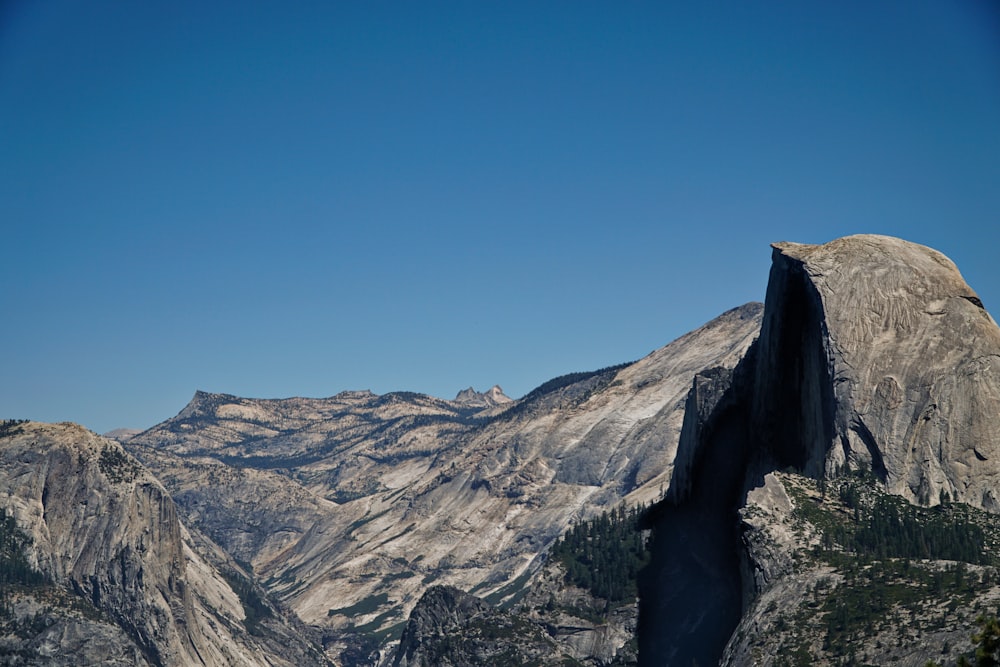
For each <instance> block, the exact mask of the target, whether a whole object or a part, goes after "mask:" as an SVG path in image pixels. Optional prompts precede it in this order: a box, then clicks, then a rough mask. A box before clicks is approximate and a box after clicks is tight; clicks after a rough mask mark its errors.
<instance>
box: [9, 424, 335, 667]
mask: <svg viewBox="0 0 1000 667" xmlns="http://www.w3.org/2000/svg"><path fill="white" fill-rule="evenodd" d="M0 498H3V501H2V504H3V511H4V512H5V513H6V514H7V516H9V517H11V519H12V521H13V523H14V524H16V526H17V529H18V530H19V531H23V533H24V535H25V558H26V559H27V562H28V563H29V564H30V565H31V566H32V567H33V568H35V569H37V570H38V571H39V572H41V573H43V574H44V575H45V577H46V579H47V581H49V582H51V585H52V586H55V589H54V590H50V591H49V592H48V593H45V591H44V590H42V593H44V594H41V597H39V595H40V594H39V593H38V592H37V591H35V592H32V590H31V589H29V590H28V591H23V590H22V591H20V592H19V593H18V595H17V596H16V599H17V602H16V604H18V605H21V606H22V607H24V609H23V610H22V611H23V613H22V612H16V614H15V615H17V614H21V615H22V616H23V615H24V614H27V613H30V609H31V608H32V607H33V606H38V605H39V604H42V602H41V601H42V600H45V599H47V598H48V599H49V604H48V605H47V608H48V610H49V611H46V612H45V613H51V614H53V620H54V622H58V623H60V624H61V627H62V630H61V632H62V635H61V636H59V635H58V634H57V635H53V634H52V633H50V632H48V631H46V632H43V633H42V634H40V635H37V636H36V637H35V638H32V637H23V639H25V640H26V641H27V645H25V648H24V650H27V651H28V652H29V654H30V653H31V652H32V651H31V649H30V646H31V643H32V642H33V641H36V640H37V641H41V642H42V646H39V647H36V650H38V651H40V653H38V654H37V655H38V656H39V657H42V656H45V655H48V653H51V652H54V655H59V656H64V657H66V658H67V659H68V661H69V662H70V663H73V664H98V663H103V662H105V661H108V660H110V661H112V662H113V661H114V660H116V659H120V660H125V661H126V662H128V661H129V660H135V661H136V663H148V664H152V665H292V664H322V663H323V660H322V658H321V656H319V655H318V654H316V653H315V652H314V651H313V649H311V648H310V647H308V646H307V645H305V644H304V643H303V642H302V640H301V639H295V638H294V637H288V636H285V637H284V638H283V639H284V640H285V641H287V647H286V648H285V649H284V654H282V653H281V652H278V651H277V650H274V647H269V646H268V645H267V640H266V638H258V637H255V636H253V635H251V634H250V632H248V630H247V628H246V627H245V626H244V623H245V621H246V620H247V616H246V612H245V609H244V605H243V602H242V601H241V598H240V596H239V595H238V594H237V593H236V592H234V590H233V587H232V586H231V585H230V584H229V583H227V581H226V580H225V579H224V578H223V577H221V576H220V575H219V573H218V572H217V571H216V570H215V569H214V568H213V567H212V566H211V565H209V564H208V563H207V562H206V561H205V560H204V559H203V558H202V557H201V556H200V555H199V554H198V553H197V552H196V550H195V549H194V547H193V545H192V542H191V538H190V536H189V535H188V533H187V531H186V529H185V528H184V527H183V526H182V525H181V523H180V522H179V520H178V518H177V513H176V510H175V505H174V503H173V501H172V500H171V499H170V496H169V495H168V493H167V492H166V490H165V489H164V488H163V486H162V485H161V484H160V483H159V482H158V481H157V480H156V479H155V478H154V477H153V476H152V475H150V474H149V472H148V471H146V470H145V469H144V468H143V467H142V466H141V465H140V464H139V462H138V461H136V460H135V459H133V458H132V457H131V456H129V455H128V454H127V453H125V451H124V450H123V449H122V448H121V446H120V445H119V444H118V443H116V442H114V441H112V440H109V439H106V438H101V437H99V436H97V435H95V434H93V433H91V432H89V431H87V430H86V429H83V428H82V427H79V426H76V425H74V424H38V423H33V422H28V423H21V424H10V423H8V424H7V426H6V428H5V429H4V430H3V434H2V436H0ZM38 590H41V589H38ZM53 597H54V598H55V599H56V600H57V601H62V602H60V603H59V604H57V605H55V606H56V608H57V610H56V611H55V612H53V611H52V610H51V608H52V606H53V605H52V604H51V599H52V598H53ZM32 600H35V601H34V602H32ZM67 601H68V602H67ZM67 605H68V606H67ZM45 608H46V605H43V609H45ZM73 608H79V609H82V610H83V611H82V612H79V613H77V612H73V611H72V609H73ZM59 609H63V611H59ZM81 628H82V629H81ZM47 632H48V635H47V636H48V638H47V639H46V638H44V637H43V635H46V633H47ZM91 632H93V633H95V635H96V636H101V635H104V636H106V637H110V640H109V642H110V644H111V645H112V646H113V647H117V648H116V649H115V654H116V655H117V656H118V657H115V656H114V655H99V654H97V653H94V651H93V650H91V649H88V651H87V652H84V653H82V654H75V655H74V654H73V653H72V652H70V650H71V649H72V646H74V645H75V644H74V642H79V641H80V639H81V636H84V637H85V636H86V635H87V634H89V633H91ZM129 645H131V646H129ZM43 646H44V647H45V648H43ZM67 647H69V650H67ZM8 648H11V650H15V651H16V650H19V649H14V648H12V647H8ZM61 659H62V658H58V659H53V660H52V663H53V664H55V663H58V662H59V660H61Z"/></svg>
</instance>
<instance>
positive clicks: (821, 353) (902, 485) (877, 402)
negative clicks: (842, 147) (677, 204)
mask: <svg viewBox="0 0 1000 667" xmlns="http://www.w3.org/2000/svg"><path fill="white" fill-rule="evenodd" d="M773 248H774V252H773V263H772V268H771V273H770V279H769V282H768V289H767V298H766V302H765V309H764V318H763V323H762V326H761V331H760V337H759V339H758V340H757V341H756V342H755V343H754V345H752V346H751V347H750V348H749V349H748V351H747V353H746V355H745V357H744V358H743V359H742V361H741V362H740V363H739V364H738V365H737V366H736V367H735V368H731V369H726V368H722V369H709V370H707V371H704V372H701V373H699V374H698V375H697V376H696V378H695V380H694V383H693V385H692V388H691V390H690V392H689V395H688V401H687V408H686V414H685V421H684V428H683V431H682V433H681V435H680V442H679V448H678V451H677V460H676V465H675V467H674V469H673V476H672V480H671V484H670V488H669V492H668V498H667V500H666V502H664V503H662V504H661V505H660V506H658V507H657V509H656V511H654V512H653V513H652V514H651V516H650V522H651V524H652V525H654V526H655V527H656V530H655V536H654V563H653V566H651V567H650V568H649V569H648V571H647V579H646V580H645V581H644V584H643V587H644V595H643V605H642V610H643V613H642V614H641V615H640V658H641V660H642V662H643V663H644V664H648V665H661V664H673V663H676V664H689V663H690V662H691V660H697V661H698V662H699V663H700V664H714V663H717V662H718V660H719V659H720V657H721V655H722V649H723V646H724V644H725V643H726V637H728V636H729V635H730V634H731V633H732V631H733V630H734V629H735V628H736V627H737V624H738V622H739V621H740V610H746V609H747V608H749V607H750V606H751V605H752V604H754V603H755V600H759V599H760V595H761V594H762V593H763V592H765V591H767V590H769V589H770V588H771V587H773V586H785V585H786V584H787V583H788V582H787V581H786V578H785V576H784V574H783V573H784V572H786V571H787V567H786V566H787V563H783V561H782V560H781V558H780V557H779V555H778V554H779V553H780V550H778V551H775V553H774V554H772V557H766V558H760V557H759V556H760V554H761V553H765V552H766V551H767V550H766V549H765V548H764V545H763V544H761V543H758V544H756V545H752V544H749V543H747V542H746V540H748V539H752V538H753V536H754V535H757V536H760V535H765V534H767V533H766V531H764V532H761V530H762V529H761V530H756V532H755V530H754V529H753V527H752V524H749V523H742V519H741V512H743V511H744V510H745V509H746V507H747V502H748V501H747V494H748V493H749V492H750V490H751V489H755V488H758V489H764V490H766V491H767V492H768V493H770V492H771V491H774V488H773V482H771V483H766V480H767V479H768V478H767V475H768V474H769V473H771V472H772V471H775V470H784V469H791V470H796V471H799V472H801V473H804V474H806V475H808V476H810V477H812V478H814V479H829V478H833V477H834V476H836V475H837V474H838V473H840V472H842V471H844V470H854V471H858V470H862V471H867V472H868V473H869V474H871V475H872V476H873V478H874V479H876V480H878V481H879V483H880V484H881V485H883V487H884V488H885V489H886V490H888V491H889V492H891V493H893V494H897V495H900V496H903V497H904V498H906V499H908V500H909V501H911V502H914V503H920V504H924V505H936V504H938V503H939V502H941V501H942V500H943V499H947V498H951V499H956V500H960V501H963V502H965V503H968V504H970V505H972V506H976V507H981V508H985V509H987V510H991V511H997V510H998V509H1000V506H998V504H997V496H996V494H997V482H998V481H1000V478H998V473H1000V329H998V328H997V325H996V323H995V322H994V321H993V319H992V318H991V317H990V316H989V314H988V313H987V312H986V311H985V309H984V308H983V305H982V303H981V302H980V301H979V299H978V297H977V296H976V295H975V292H973V291H972V289H971V288H969V286H968V285H966V283H965V281H964V280H963V279H962V277H961V274H960V273H959V271H958V269H957V268H956V267H955V265H954V264H953V263H952V262H951V261H950V260H948V259H947V258H946V257H945V256H944V255H942V254H941V253H939V252H937V251H935V250H932V249H930V248H926V247H924V246H920V245H917V244H913V243H908V242H906V241H902V240H899V239H895V238H890V237H884V236H875V235H859V236H851V237H847V238H843V239H838V240H836V241H832V242H830V243H827V244H824V245H818V246H813V245H802V244H794V243H776V244H774V246H773ZM769 484H770V486H769ZM755 493H756V494H757V495H756V496H754V497H753V498H752V500H753V501H754V502H759V501H760V500H761V497H762V496H761V494H762V493H764V491H757V492H755ZM775 494H777V491H775ZM764 495H765V497H770V498H771V500H773V501H774V502H776V503H778V504H779V505H780V498H779V496H780V494H778V495H773V497H772V496H768V494H767V493H765V494H764ZM775 507H777V506H775ZM743 518H746V515H745V514H744V515H743ZM758 528H761V527H759V526H758ZM747 530H749V533H747V532H746V531H747ZM751 547H752V548H751ZM748 549H749V551H748ZM750 551H753V552H754V553H756V554H757V556H758V557H757V558H756V559H755V557H754V556H752V555H751V554H750Z"/></svg>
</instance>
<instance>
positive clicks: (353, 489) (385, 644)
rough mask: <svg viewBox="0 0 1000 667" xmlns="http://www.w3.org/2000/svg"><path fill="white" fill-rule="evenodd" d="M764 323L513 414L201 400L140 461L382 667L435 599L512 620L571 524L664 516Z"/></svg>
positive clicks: (422, 399) (339, 401)
mask: <svg viewBox="0 0 1000 667" xmlns="http://www.w3.org/2000/svg"><path fill="white" fill-rule="evenodd" d="M761 312H762V306H761V305H760V304H748V305H746V306H742V307H740V308H736V309H733V310H732V311H729V312H727V313H725V314H723V315H722V316H720V317H719V318H717V319H715V320H713V321H712V322H710V323H708V324H706V325H705V326H704V327H702V328H700V329H698V330H696V331H694V332H692V333H690V334H687V335H685V336H683V337H681V338H680V339H678V340H677V341H674V342H673V343H671V344H669V345H667V346H666V347H664V348H661V349H659V350H656V351H654V352H653V353H651V354H650V355H648V356H647V357H645V358H643V359H641V360H639V361H637V362H634V363H630V364H624V365H621V366H617V367H612V368H608V369H602V370H599V371H594V372H588V373H575V374H570V375H567V376H564V377H561V378H556V379H554V380H552V381H549V382H547V383H545V384H543V385H542V386H540V387H539V388H537V389H536V390H534V391H532V392H530V393H529V394H528V395H527V396H525V397H523V398H521V399H519V400H518V401H514V402H511V403H508V404H506V406H507V407H506V408H505V409H504V408H503V406H499V407H498V408H487V409H486V412H485V413H484V412H483V410H482V409H479V408H474V407H470V406H469V405H467V404H463V403H462V402H460V401H446V400H442V399H437V398H432V397H429V396H424V395H421V394H412V393H392V394H385V395H381V396H378V395H375V394H372V393H370V392H344V393H341V394H338V395H336V396H333V397H330V398H324V399H306V398H292V399H273V400H262V399H247V398H239V397H235V396H230V395H224V394H208V393H204V392H198V393H197V394H196V395H195V396H194V398H193V399H192V401H191V402H190V404H189V405H188V406H187V407H185V408H184V409H183V410H182V411H181V412H180V413H179V414H178V415H177V416H176V417H174V418H173V419H169V420H167V421H165V422H163V423H162V424H160V425H158V426H156V427H154V428H152V429H150V430H148V431H146V432H144V433H142V434H140V435H138V436H135V437H133V438H131V439H130V440H128V441H127V443H126V447H127V448H128V449H129V451H130V452H132V453H133V454H134V455H135V456H136V457H137V458H138V459H139V460H141V461H142V462H143V463H144V464H145V465H146V466H148V467H149V468H150V469H151V470H152V471H153V472H154V473H155V474H156V476H157V477H158V478H159V479H160V480H161V481H162V482H163V484H164V485H165V486H166V487H167V488H168V489H169V491H170V494H171V496H172V497H173V499H174V500H175V502H176V503H177V505H178V507H179V508H180V513H181V515H182V517H183V520H184V521H185V523H187V524H189V525H191V526H193V527H195V528H197V529H198V530H200V531H202V532H204V533H205V534H206V535H207V536H208V537H209V538H211V540H213V541H214V542H215V543H217V544H219V545H220V546H221V547H222V548H223V549H225V550H226V551H227V552H228V553H230V554H232V555H233V557H235V558H237V559H239V560H240V561H243V562H246V563H247V564H248V565H249V566H252V569H253V572H254V574H255V576H256V577H257V579H258V580H259V581H260V582H261V583H262V585H263V586H264V587H265V589H266V590H267V592H268V594H269V595H271V596H273V597H274V598H275V599H277V600H278V601H280V603H281V604H283V605H287V606H288V607H289V608H290V609H291V610H293V611H294V612H295V613H296V614H297V615H298V617H300V618H301V619H302V620H303V621H304V622H306V623H307V624H309V625H312V626H316V627H320V628H323V629H324V632H325V640H324V641H325V645H326V648H327V650H328V654H329V655H331V656H334V657H335V658H336V659H337V660H341V661H343V662H345V663H351V664H369V663H370V662H371V661H378V660H379V659H380V658H379V657H378V655H382V656H383V657H384V656H385V655H388V654H389V653H391V650H392V649H391V643H392V641H394V640H396V639H398V638H399V637H400V635H401V633H402V631H403V629H404V627H405V625H406V621H407V618H408V616H409V614H410V612H411V610H412V609H413V607H414V606H415V605H416V604H417V602H418V600H419V599H420V598H421V597H422V596H423V594H424V593H425V592H426V591H427V590H428V588H429V587H430V586H432V585H448V586H453V587H457V588H459V589H461V590H463V591H466V592H470V593H474V594H476V595H478V596H481V597H483V598H484V599H486V600H488V601H489V602H490V603H492V604H504V605H508V606H509V605H511V604H513V603H514V602H515V601H516V600H517V599H518V597H519V596H521V595H523V594H524V592H525V591H527V589H528V588H529V587H530V585H531V582H532V580H533V577H535V576H536V574H537V573H539V572H540V570H541V566H542V564H543V562H544V560H545V557H546V553H547V551H548V549H549V547H550V545H551V544H552V543H553V541H554V540H556V539H557V538H558V537H559V536H560V535H562V534H563V533H564V532H565V531H566V529H567V528H568V527H569V526H570V525H571V524H573V523H574V522H576V521H579V520H582V519H586V518H588V517H592V516H596V515H598V514H600V513H601V512H603V511H605V510H608V509H610V508H613V507H615V506H617V505H618V504H620V503H625V504H627V505H637V504H645V503H649V502H652V501H653V500H656V499H658V498H659V497H660V496H661V495H662V493H663V491H664V489H665V488H666V486H667V483H668V481H669V476H670V471H671V468H672V462H673V459H674V452H675V448H676V445H677V439H678V434H679V432H680V428H681V423H682V420H683V408H684V402H685V396H686V393H687V389H688V387H689V386H690V383H691V381H692V378H693V377H694V375H695V374H696V373H698V372H699V371H702V370H704V369H706V368H712V367H722V368H732V367H733V366H735V364H736V363H737V362H738V361H739V359H741V358H742V356H743V354H744V352H745V351H746V349H747V348H748V347H749V345H750V343H751V342H752V341H753V339H754V338H755V337H756V335H757V332H758V331H759V327H760V316H761ZM496 393H499V392H496ZM633 607H634V603H633ZM633 616H634V614H633ZM622 643H623V644H624V643H625V640H622ZM359 656H360V657H359ZM372 656H374V657H372ZM366 661H367V662H366Z"/></svg>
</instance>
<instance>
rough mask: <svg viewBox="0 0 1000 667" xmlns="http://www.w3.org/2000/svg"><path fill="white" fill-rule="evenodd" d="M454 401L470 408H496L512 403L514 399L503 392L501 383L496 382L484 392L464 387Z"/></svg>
mask: <svg viewBox="0 0 1000 667" xmlns="http://www.w3.org/2000/svg"><path fill="white" fill-rule="evenodd" d="M454 402H455V403H458V404H459V405H464V406H466V407H470V408H495V407H499V406H505V405H507V404H508V403H511V402H512V399H511V398H510V397H509V396H507V395H506V394H504V393H503V389H501V388H500V385H498V384H495V385H493V386H492V387H491V388H490V389H488V390H487V391H483V392H478V391H476V390H475V389H473V388H472V387H469V388H467V389H463V390H462V391H460V392H458V395H457V396H455V401H454Z"/></svg>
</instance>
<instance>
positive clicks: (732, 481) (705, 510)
mask: <svg viewBox="0 0 1000 667" xmlns="http://www.w3.org/2000/svg"><path fill="white" fill-rule="evenodd" d="M726 412H727V413H726V414H725V415H724V416H722V417H720V418H719V419H718V421H717V426H716V428H715V430H714V432H713V433H712V434H711V435H710V436H709V437H708V438H707V442H706V444H705V446H704V447H703V448H702V450H701V452H700V454H701V456H700V457H699V459H698V461H696V462H695V464H694V469H693V473H694V479H696V480H698V482H697V483H696V484H694V486H693V488H692V490H691V495H690V496H688V497H687V498H685V500H684V502H681V503H675V502H672V501H670V500H667V501H664V503H661V505H659V506H657V507H656V508H654V510H653V511H652V512H651V514H650V520H651V523H652V525H653V527H654V528H655V530H654V533H653V543H652V545H651V548H652V554H653V560H652V562H651V563H650V565H649V566H648V567H647V568H646V570H645V571H644V573H643V581H642V582H641V584H640V586H641V588H642V590H643V594H642V596H641V599H640V611H639V660H640V664H642V665H651V666H652V665H691V664H694V663H697V664H699V665H714V664H718V662H719V657H720V656H721V654H722V650H723V648H724V647H725V644H726V642H727V641H728V639H729V636H730V635H731V634H732V632H733V629H734V628H735V627H736V624H737V623H738V622H739V619H740V614H741V612H742V584H741V579H740V559H739V553H740V535H739V523H738V521H737V514H736V512H737V509H738V507H739V505H740V504H741V497H742V489H743V477H744V474H745V470H746V457H747V449H748V447H747V446H748V440H747V437H746V432H745V420H744V416H743V414H744V413H743V411H742V410H739V409H738V408H736V409H730V410H728V411H726ZM650 591H655V593H654V594H652V595H650V594H647V593H648V592H650Z"/></svg>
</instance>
